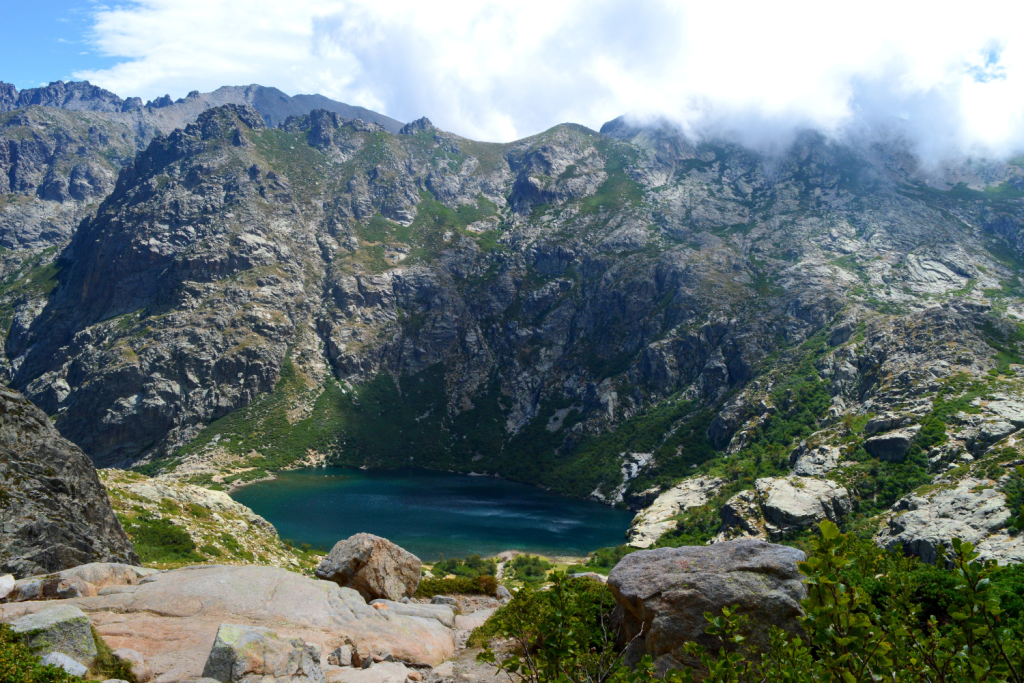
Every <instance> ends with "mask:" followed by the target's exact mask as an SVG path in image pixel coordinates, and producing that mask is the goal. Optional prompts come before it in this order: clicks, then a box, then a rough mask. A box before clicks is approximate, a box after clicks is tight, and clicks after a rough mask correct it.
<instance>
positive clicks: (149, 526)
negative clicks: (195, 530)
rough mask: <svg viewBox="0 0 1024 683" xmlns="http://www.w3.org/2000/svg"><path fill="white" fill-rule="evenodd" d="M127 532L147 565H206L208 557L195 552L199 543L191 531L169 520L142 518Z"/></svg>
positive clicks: (127, 529)
mask: <svg viewBox="0 0 1024 683" xmlns="http://www.w3.org/2000/svg"><path fill="white" fill-rule="evenodd" d="M124 526H125V532H126V533H127V534H128V538H130V539H131V541H132V544H133V545H134V546H135V552H136V553H138V555H139V559H140V560H142V561H143V562H147V563H150V562H154V563H158V562H203V561H205V560H206V558H205V557H203V556H202V555H199V554H198V553H196V552H195V550H196V544H195V543H194V542H193V541H192V537H191V536H189V535H188V532H187V531H185V530H184V529H182V528H181V527H179V526H175V525H174V524H172V523H171V522H170V520H167V519H156V518H154V517H150V516H149V515H139V516H137V517H136V518H135V520H134V521H133V522H132V523H130V524H125V525H124Z"/></svg>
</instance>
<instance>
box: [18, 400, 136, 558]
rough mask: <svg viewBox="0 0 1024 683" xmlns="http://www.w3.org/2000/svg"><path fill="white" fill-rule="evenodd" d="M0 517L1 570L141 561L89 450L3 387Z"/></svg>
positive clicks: (36, 409)
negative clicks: (112, 507) (54, 426)
mask: <svg viewBox="0 0 1024 683" xmlns="http://www.w3.org/2000/svg"><path fill="white" fill-rule="evenodd" d="M0 520H2V533H3V540H2V542H0V571H3V572H5V573H7V572H10V573H13V574H14V575H15V576H17V577H19V578H20V577H22V576H28V575H32V574H43V573H47V572H56V571H60V570H62V569H68V568H70V567H75V566H78V565H80V564H85V563H87V562H124V563H128V564H138V563H139V558H138V557H137V556H136V554H135V551H134V550H133V549H132V544H131V542H130V541H129V540H128V537H127V536H126V535H125V533H124V529H122V528H121V523H120V522H119V521H118V520H117V517H116V516H115V515H114V511H113V510H112V509H111V507H110V501H109V500H108V498H107V492H106V490H104V488H103V485H102V484H100V481H99V479H98V477H97V476H96V470H95V468H93V465H92V463H91V462H90V461H89V458H88V456H86V455H85V454H84V453H82V451H81V450H80V449H79V448H78V447H77V446H75V445H74V444H72V443H69V442H68V441H66V440H65V439H62V438H61V436H60V434H58V433H57V430H56V429H54V428H53V426H52V425H51V424H50V421H49V419H48V418H47V417H46V414H45V413H44V412H43V411H41V410H39V409H38V408H36V407H35V406H34V405H32V404H31V403H29V401H28V400H26V399H25V397H24V396H22V395H21V394H19V393H17V392H14V391H10V390H9V389H0Z"/></svg>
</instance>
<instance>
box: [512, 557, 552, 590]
mask: <svg viewBox="0 0 1024 683" xmlns="http://www.w3.org/2000/svg"><path fill="white" fill-rule="evenodd" d="M551 566H552V565H551V563H549V562H546V561H545V560H542V559H541V558H539V557H537V556H536V555H516V556H515V558H514V559H513V560H512V561H511V562H509V563H508V569H509V572H510V574H509V575H510V577H511V578H513V579H515V580H517V581H522V582H524V583H528V584H535V583H540V582H541V581H543V580H544V579H545V578H547V574H548V570H549V569H551Z"/></svg>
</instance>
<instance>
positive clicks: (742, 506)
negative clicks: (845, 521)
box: [717, 477, 853, 541]
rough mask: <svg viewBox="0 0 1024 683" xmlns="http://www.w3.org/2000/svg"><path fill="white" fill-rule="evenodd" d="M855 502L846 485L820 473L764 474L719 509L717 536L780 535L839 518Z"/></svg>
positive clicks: (724, 537)
mask: <svg viewBox="0 0 1024 683" xmlns="http://www.w3.org/2000/svg"><path fill="white" fill-rule="evenodd" d="M852 510H853V505H852V502H851V500H850V494H849V492H848V491H847V490H846V488H844V487H843V486H840V485H839V484H837V483H835V482H833V481H829V480H827V479H819V478H817V477H765V478H762V479H758V480H756V481H755V482H754V489H753V490H747V491H741V492H739V493H737V494H736V495H734V496H733V497H732V498H730V499H729V500H728V501H727V502H726V503H725V505H724V506H723V507H722V510H721V511H720V513H719V514H720V516H721V518H722V529H721V531H720V532H719V535H718V536H717V540H719V541H722V540H726V539H731V538H737V537H743V536H754V537H759V538H766V539H767V538H778V537H780V536H782V535H784V534H788V533H791V532H793V531H797V530H799V529H806V528H808V527H811V526H814V525H816V524H818V523H819V522H821V521H823V520H826V519H827V520H829V521H832V522H837V521H839V520H840V519H841V518H842V517H845V516H846V515H848V514H850V512H851V511H852Z"/></svg>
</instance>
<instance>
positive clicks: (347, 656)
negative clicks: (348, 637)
mask: <svg viewBox="0 0 1024 683" xmlns="http://www.w3.org/2000/svg"><path fill="white" fill-rule="evenodd" d="M327 663H328V664H331V665H333V666H352V648H351V646H349V645H342V646H341V647H339V648H337V649H335V650H334V651H333V652H331V654H329V655H327Z"/></svg>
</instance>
